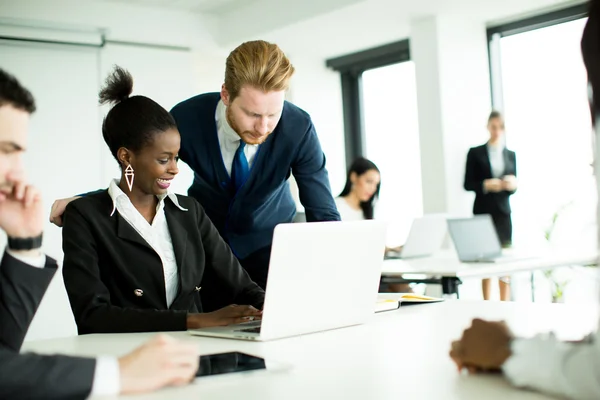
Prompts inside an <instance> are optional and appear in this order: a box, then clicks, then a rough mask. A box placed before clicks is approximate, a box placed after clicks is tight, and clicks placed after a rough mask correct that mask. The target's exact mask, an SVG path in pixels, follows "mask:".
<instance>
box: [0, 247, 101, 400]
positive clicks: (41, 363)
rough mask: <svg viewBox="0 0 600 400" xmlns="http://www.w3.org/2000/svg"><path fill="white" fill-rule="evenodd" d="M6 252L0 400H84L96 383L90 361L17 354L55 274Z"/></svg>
mask: <svg viewBox="0 0 600 400" xmlns="http://www.w3.org/2000/svg"><path fill="white" fill-rule="evenodd" d="M56 268H57V265H56V262H55V261H54V260H53V259H51V258H49V257H46V266H45V268H36V267H32V266H30V265H28V264H25V263H23V262H21V261H19V260H17V259H16V258H14V257H12V256H10V255H9V254H7V253H5V254H4V256H3V258H2V262H1V263H0V399H85V398H87V397H88V395H89V393H90V391H91V389H92V383H93V379H94V370H95V368H96V361H95V360H94V359H91V358H76V357H66V356H40V355H34V354H19V350H20V348H21V345H22V343H23V339H24V338H25V334H26V333H27V329H28V328H29V325H30V324H31V320H32V319H33V317H34V315H35V313H36V311H37V309H38V306H39V304H40V301H41V300H42V298H43V297H44V294H45V293H46V289H47V288H48V285H49V284H50V281H51V280H52V277H53V276H54V273H55V272H56Z"/></svg>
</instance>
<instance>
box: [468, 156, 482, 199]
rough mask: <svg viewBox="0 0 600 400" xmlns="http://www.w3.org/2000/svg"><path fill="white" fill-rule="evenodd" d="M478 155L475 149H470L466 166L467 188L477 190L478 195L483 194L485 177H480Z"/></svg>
mask: <svg viewBox="0 0 600 400" xmlns="http://www.w3.org/2000/svg"><path fill="white" fill-rule="evenodd" d="M476 157H477V155H476V154H475V149H470V150H469V154H467V165H466V167H465V183H464V187H465V190H468V191H470V192H475V193H476V194H477V195H482V194H483V179H480V178H478V176H477V171H478V166H477V158H476Z"/></svg>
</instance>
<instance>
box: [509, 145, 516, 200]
mask: <svg viewBox="0 0 600 400" xmlns="http://www.w3.org/2000/svg"><path fill="white" fill-rule="evenodd" d="M510 158H511V161H512V165H513V175H514V176H515V177H517V153H515V152H514V151H511V152H510ZM517 190H518V188H517V189H515V190H513V191H512V192H508V194H509V195H513V194H515V193H516V192H517Z"/></svg>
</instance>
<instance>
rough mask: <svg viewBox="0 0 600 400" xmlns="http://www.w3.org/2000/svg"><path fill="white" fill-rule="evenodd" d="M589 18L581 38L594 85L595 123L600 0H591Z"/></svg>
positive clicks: (599, 101) (599, 105)
mask: <svg viewBox="0 0 600 400" xmlns="http://www.w3.org/2000/svg"><path fill="white" fill-rule="evenodd" d="M589 6H590V8H589V18H588V22H587V24H586V26H585V29H584V31H583V37H582V38H581V53H582V55H583V63H584V64H585V68H586V70H587V74H588V81H589V83H590V84H591V85H592V90H593V97H592V104H590V106H591V111H592V118H593V121H594V122H595V123H597V122H598V121H596V119H595V118H596V116H597V115H596V114H598V113H600V0H591V1H590V4H589Z"/></svg>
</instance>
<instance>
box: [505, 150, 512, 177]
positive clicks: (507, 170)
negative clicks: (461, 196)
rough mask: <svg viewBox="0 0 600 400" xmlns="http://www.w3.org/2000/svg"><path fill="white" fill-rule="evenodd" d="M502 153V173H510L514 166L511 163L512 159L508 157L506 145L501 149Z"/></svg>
mask: <svg viewBox="0 0 600 400" xmlns="http://www.w3.org/2000/svg"><path fill="white" fill-rule="evenodd" d="M502 155H503V157H504V175H512V174H513V173H512V171H513V169H514V167H513V165H512V160H511V159H510V154H509V153H508V149H507V148H506V147H505V148H504V150H503V151H502Z"/></svg>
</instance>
